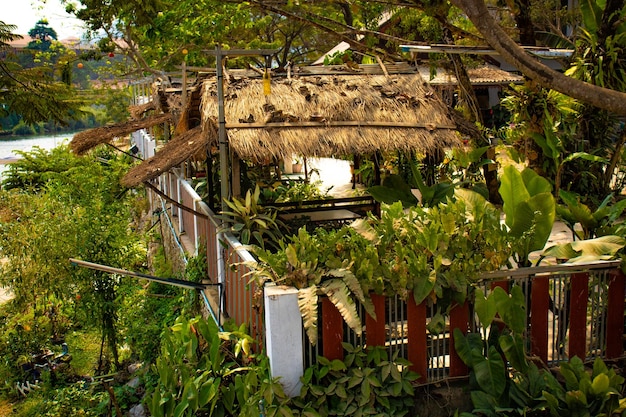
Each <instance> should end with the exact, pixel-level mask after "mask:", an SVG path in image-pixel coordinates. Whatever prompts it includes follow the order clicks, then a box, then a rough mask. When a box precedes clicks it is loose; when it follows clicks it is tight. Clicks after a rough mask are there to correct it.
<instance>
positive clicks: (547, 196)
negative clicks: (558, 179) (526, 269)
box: [500, 165, 556, 266]
mask: <svg viewBox="0 0 626 417" xmlns="http://www.w3.org/2000/svg"><path fill="white" fill-rule="evenodd" d="M551 191H552V188H551V186H550V183H549V182H548V181H547V180H546V179H545V178H543V177H540V176H539V175H538V174H537V173H535V172H534V171H532V170H531V169H528V168H527V169H525V170H524V171H522V172H521V173H520V172H519V171H518V170H517V169H516V168H515V167H513V166H511V165H509V166H506V167H505V168H504V173H503V174H502V177H501V184H500V195H501V196H502V200H503V201H504V206H503V210H504V214H505V215H506V219H505V221H506V225H507V227H508V228H509V236H510V237H511V238H512V243H513V245H514V246H513V247H514V250H515V254H516V262H517V263H518V265H520V266H529V264H530V260H529V259H528V256H529V255H530V253H531V252H533V251H536V250H540V249H543V247H544V246H545V244H546V242H547V241H548V238H549V237H550V233H551V232H552V225H553V224H554V218H555V211H556V202H555V200H554V197H553V196H552V193H551Z"/></svg>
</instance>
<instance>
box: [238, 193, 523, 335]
mask: <svg viewBox="0 0 626 417" xmlns="http://www.w3.org/2000/svg"><path fill="white" fill-rule="evenodd" d="M289 240H290V241H289V242H288V243H287V244H285V245H283V246H282V247H281V249H280V250H279V251H277V252H270V251H257V252H256V254H257V257H258V260H259V261H258V262H256V263H253V264H251V265H250V266H251V268H252V269H253V271H254V272H253V276H254V278H255V279H257V280H259V281H260V282H264V281H266V280H270V281H273V282H276V283H278V284H284V285H291V286H294V287H296V288H298V289H299V296H300V302H299V305H300V311H301V313H302V317H303V318H304V323H305V328H306V330H307V334H308V335H309V338H310V340H311V341H312V342H315V340H316V338H317V327H316V326H317V296H318V292H321V293H325V294H327V295H331V301H333V303H335V305H337V307H338V308H339V310H340V311H341V313H342V315H343V317H344V320H345V321H346V323H348V324H349V325H350V327H351V328H353V330H355V331H356V332H357V333H359V332H360V331H361V325H360V323H361V320H360V319H359V317H358V315H357V313H356V310H355V305H357V304H359V303H360V304H362V305H364V307H365V308H366V310H367V311H368V313H369V314H371V315H372V316H374V312H373V308H372V307H371V305H370V304H371V302H370V300H369V297H368V294H369V293H370V292H374V293H378V294H399V295H400V297H402V298H404V299H406V298H407V297H408V296H409V294H410V293H412V295H413V297H414V298H415V301H416V302H417V303H420V302H422V301H424V300H425V299H435V298H436V299H438V300H440V301H439V302H438V303H437V306H438V308H440V309H445V308H447V306H449V304H450V301H451V300H452V299H454V300H458V301H460V302H462V301H463V300H465V297H466V293H467V289H468V283H470V282H472V281H473V280H475V279H477V278H478V276H479V274H480V272H481V271H489V270H495V269H499V268H500V267H501V266H502V265H504V264H506V262H507V260H508V257H509V256H510V253H511V249H510V246H509V244H508V243H507V241H506V232H505V230H504V228H503V226H502V225H501V223H500V212H499V210H497V209H496V208H495V207H493V206H492V205H491V204H490V203H488V202H487V201H486V200H485V199H484V198H483V197H482V196H480V195H479V194H477V193H474V192H472V191H469V190H457V193H456V199H455V201H448V202H447V203H446V204H440V205H439V206H437V207H432V208H430V209H424V208H421V207H412V208H410V209H409V210H408V211H405V210H404V209H403V207H402V204H401V203H399V202H398V203H395V204H393V205H391V206H384V207H383V210H382V215H381V217H380V219H378V218H375V217H373V216H372V217H370V218H368V219H366V220H362V221H360V222H357V223H355V224H354V225H353V226H351V227H348V226H346V227H343V228H342V229H340V230H338V231H332V232H324V231H320V230H319V229H318V231H317V232H316V233H315V234H309V233H308V232H307V231H306V230H304V229H300V230H299V231H298V234H297V235H295V236H292V237H290V238H289ZM444 300H445V301H444Z"/></svg>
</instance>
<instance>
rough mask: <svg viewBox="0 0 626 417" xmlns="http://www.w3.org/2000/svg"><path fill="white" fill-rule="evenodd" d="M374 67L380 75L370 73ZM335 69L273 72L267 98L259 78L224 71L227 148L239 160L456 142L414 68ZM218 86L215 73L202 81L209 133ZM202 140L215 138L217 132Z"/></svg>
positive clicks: (419, 148)
mask: <svg viewBox="0 0 626 417" xmlns="http://www.w3.org/2000/svg"><path fill="white" fill-rule="evenodd" d="M373 68H374V69H376V68H378V70H377V72H378V74H380V75H376V74H373V73H372V72H376V71H373ZM340 69H341V70H343V72H340V71H338V70H337V68H332V67H331V68H328V67H325V68H324V69H322V70H319V69H313V68H311V70H310V71H309V70H307V69H304V70H301V71H300V72H299V73H298V74H297V75H296V76H294V77H291V78H289V77H286V76H284V75H283V76H274V77H273V78H272V82H271V94H270V95H269V96H265V95H264V93H263V80H262V79H261V78H260V77H259V76H257V77H254V78H250V77H245V78H243V77H242V78H239V79H237V78H235V77H234V76H233V75H232V74H230V77H229V78H230V81H229V83H228V85H227V86H225V100H224V107H225V114H226V128H227V130H228V139H229V144H230V148H231V149H232V150H233V151H234V152H236V153H237V154H238V155H239V157H241V158H243V159H247V160H251V161H254V162H259V161H267V160H268V159H272V158H283V157H290V156H291V155H292V154H299V155H304V156H333V155H350V154H367V153H373V152H375V151H394V150H404V151H409V150H413V151H418V152H426V151H429V150H434V149H435V148H442V147H450V146H455V145H457V144H458V143H459V138H458V134H457V133H456V126H455V124H454V122H453V121H452V119H451V118H450V117H449V116H448V108H447V107H446V106H445V105H444V104H443V103H442V102H441V101H440V100H439V98H438V97H437V95H436V94H434V92H433V91H432V90H430V87H429V86H428V85H427V84H426V83H425V81H424V79H423V78H422V77H421V76H420V75H419V74H418V73H417V72H416V71H415V70H413V71H412V72H411V73H403V74H391V75H384V74H383V72H388V71H386V70H385V68H381V67H379V66H368V67H366V68H365V66H362V67H360V68H359V69H356V70H350V69H348V68H346V67H340ZM312 71H324V73H321V74H319V73H318V74H311V72H312ZM348 71H350V72H348ZM307 73H308V74H307ZM216 90H217V84H216V79H215V78H210V79H207V80H206V81H205V82H204V86H203V102H202V109H203V120H204V126H205V127H209V126H210V127H211V130H213V131H214V130H215V129H214V127H215V125H216V123H217V122H216V119H217V116H218V100H217V93H216ZM208 139H209V140H210V141H211V143H212V144H217V136H214V135H209V136H208Z"/></svg>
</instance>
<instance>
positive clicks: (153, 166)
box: [121, 126, 217, 188]
mask: <svg viewBox="0 0 626 417" xmlns="http://www.w3.org/2000/svg"><path fill="white" fill-rule="evenodd" d="M207 133H208V132H206V131H204V130H203V129H202V126H197V127H195V128H193V129H191V130H188V131H187V132H185V133H183V134H180V135H178V136H175V137H174V138H173V139H171V140H170V141H169V142H167V143H166V144H165V145H164V146H163V147H162V148H161V149H159V151H158V152H157V153H156V155H154V156H153V157H152V158H150V159H147V160H145V161H143V162H142V163H140V164H139V165H136V166H134V167H133V168H131V169H130V170H129V171H128V173H126V175H125V176H124V177H123V178H122V180H121V184H122V185H123V186H125V187H129V188H132V187H136V186H138V185H139V184H141V183H142V182H144V181H147V180H149V179H151V178H155V177H158V176H159V175H161V174H162V173H164V172H167V171H168V170H169V169H170V168H172V167H175V166H177V165H180V164H181V163H183V162H184V161H186V160H187V159H188V158H189V157H191V156H192V155H195V154H197V153H199V152H200V151H201V150H202V149H203V148H205V147H206V146H208V141H207ZM211 133H213V134H217V133H216V132H211ZM205 154H206V153H205Z"/></svg>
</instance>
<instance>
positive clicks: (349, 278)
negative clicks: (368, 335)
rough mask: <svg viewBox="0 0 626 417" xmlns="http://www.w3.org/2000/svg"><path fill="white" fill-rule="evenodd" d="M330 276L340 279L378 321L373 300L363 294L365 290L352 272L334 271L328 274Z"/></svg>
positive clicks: (345, 270)
mask: <svg viewBox="0 0 626 417" xmlns="http://www.w3.org/2000/svg"><path fill="white" fill-rule="evenodd" d="M328 275H329V276H332V277H336V278H340V279H342V280H343V282H344V283H345V284H346V286H347V287H348V289H349V290H350V291H351V292H352V294H354V295H355V296H356V298H357V300H359V301H360V302H361V304H363V307H365V311H367V314H369V315H370V316H372V318H374V319H376V311H375V309H374V304H373V303H372V300H371V299H370V298H369V296H367V295H366V294H365V293H364V292H363V288H362V287H361V284H360V283H359V280H358V278H357V277H356V276H355V275H354V273H352V271H350V270H349V269H332V270H330V271H329V272H328Z"/></svg>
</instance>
